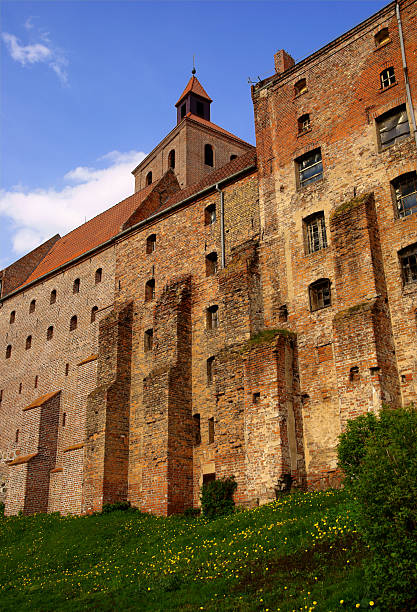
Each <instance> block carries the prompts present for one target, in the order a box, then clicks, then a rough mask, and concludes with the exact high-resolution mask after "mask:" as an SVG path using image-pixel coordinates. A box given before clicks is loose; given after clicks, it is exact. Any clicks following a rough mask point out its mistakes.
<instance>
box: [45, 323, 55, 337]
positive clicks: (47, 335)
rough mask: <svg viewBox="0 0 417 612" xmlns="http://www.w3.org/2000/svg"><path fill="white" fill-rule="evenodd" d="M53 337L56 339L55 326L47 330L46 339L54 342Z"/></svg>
mask: <svg viewBox="0 0 417 612" xmlns="http://www.w3.org/2000/svg"><path fill="white" fill-rule="evenodd" d="M53 337H54V326H53V325H50V326H49V327H48V329H47V330H46V339H47V340H52V338H53Z"/></svg>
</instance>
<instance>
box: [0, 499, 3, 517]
mask: <svg viewBox="0 0 417 612" xmlns="http://www.w3.org/2000/svg"><path fill="white" fill-rule="evenodd" d="M0 516H4V503H3V502H0Z"/></svg>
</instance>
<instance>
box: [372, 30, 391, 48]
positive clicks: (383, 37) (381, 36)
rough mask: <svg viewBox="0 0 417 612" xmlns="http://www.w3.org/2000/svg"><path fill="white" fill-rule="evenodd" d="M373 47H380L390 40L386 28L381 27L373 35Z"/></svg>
mask: <svg viewBox="0 0 417 612" xmlns="http://www.w3.org/2000/svg"><path fill="white" fill-rule="evenodd" d="M374 40H375V47H381V45H385V43H387V42H388V41H389V40H390V37H389V30H388V28H382V29H381V30H379V32H377V33H376V34H375V36H374Z"/></svg>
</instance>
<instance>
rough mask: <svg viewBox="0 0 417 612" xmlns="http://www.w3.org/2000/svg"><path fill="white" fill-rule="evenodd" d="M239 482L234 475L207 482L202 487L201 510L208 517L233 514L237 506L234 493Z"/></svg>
mask: <svg viewBox="0 0 417 612" xmlns="http://www.w3.org/2000/svg"><path fill="white" fill-rule="evenodd" d="M236 488H237V482H236V481H235V479H234V478H233V477H231V478H220V479H219V480H213V481H212V482H208V483H207V484H203V486H202V489H201V510H202V513H203V515H204V516H206V517H207V518H214V517H216V516H221V515H225V514H231V513H232V512H233V511H234V508H235V502H234V500H233V493H234V492H235V491H236Z"/></svg>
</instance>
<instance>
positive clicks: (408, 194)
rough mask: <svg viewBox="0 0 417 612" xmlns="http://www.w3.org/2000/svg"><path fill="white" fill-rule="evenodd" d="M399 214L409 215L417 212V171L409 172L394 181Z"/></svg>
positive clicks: (393, 186)
mask: <svg viewBox="0 0 417 612" xmlns="http://www.w3.org/2000/svg"><path fill="white" fill-rule="evenodd" d="M391 185H392V188H393V190H394V195H395V200H396V204H397V210H398V216H399V217H407V216H408V215H412V214H413V213H415V212H417V173H416V172H407V174H403V175H401V176H399V177H398V178H396V179H395V180H393V181H392V183H391Z"/></svg>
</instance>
